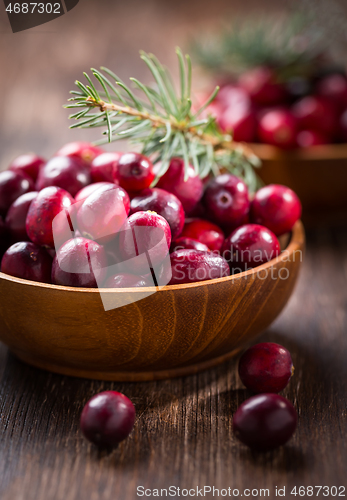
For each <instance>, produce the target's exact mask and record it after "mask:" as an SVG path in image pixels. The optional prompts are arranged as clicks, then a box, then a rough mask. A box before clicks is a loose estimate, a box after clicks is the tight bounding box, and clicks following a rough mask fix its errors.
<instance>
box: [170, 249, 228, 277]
mask: <svg viewBox="0 0 347 500" xmlns="http://www.w3.org/2000/svg"><path fill="white" fill-rule="evenodd" d="M170 259H171V269H172V278H171V281H170V283H169V284H170V285H180V284H183V283H194V282H196V281H205V280H212V279H216V278H223V277H224V276H229V275H230V270H229V265H228V263H227V261H226V260H225V259H224V258H223V257H221V256H220V255H218V254H215V253H213V252H201V251H198V250H177V251H176V252H173V253H172V254H171V256H170Z"/></svg>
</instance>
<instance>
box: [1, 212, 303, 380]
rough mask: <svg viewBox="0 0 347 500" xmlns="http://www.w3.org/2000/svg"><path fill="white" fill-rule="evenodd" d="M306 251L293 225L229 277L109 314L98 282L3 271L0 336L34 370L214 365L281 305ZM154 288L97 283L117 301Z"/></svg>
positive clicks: (143, 373) (110, 372)
mask: <svg viewBox="0 0 347 500" xmlns="http://www.w3.org/2000/svg"><path fill="white" fill-rule="evenodd" d="M303 250H304V231H303V227H302V225H301V223H300V222H298V223H297V224H296V225H295V227H294V229H293V232H292V234H291V236H290V241H289V244H288V246H287V248H286V249H285V251H284V252H282V254H281V255H280V256H279V257H277V258H276V259H274V260H272V261H270V262H268V263H266V264H264V265H262V266H259V267H257V268H255V269H252V270H249V271H247V272H244V273H241V274H238V275H234V276H228V277H226V278H220V279H215V280H211V281H204V282H199V283H192V284H187V285H174V286H166V287H165V288H163V289H161V290H158V291H157V292H156V293H154V294H152V295H149V296H147V297H146V298H143V299H142V300H138V301H136V302H133V303H129V304H128V305H125V306H122V307H118V308H116V309H111V310H108V311H105V309H104V307H103V303H102V300H101V296H100V292H99V290H98V289H87V288H85V289H83V288H69V287H63V286H56V285H46V284H42V283H35V282H32V281H25V280H21V279H18V278H13V277H11V276H8V275H5V274H2V273H0V340H2V341H3V342H4V343H5V344H7V345H8V346H9V347H10V349H11V350H12V352H13V353H14V354H16V355H17V356H18V357H19V358H20V359H22V360H24V361H26V362H28V363H30V364H32V365H34V366H37V367H39V368H43V369H47V370H51V371H53V372H57V373H62V374H66V375H73V376H78V377H88V378H95V379H103V380H119V381H134V380H153V379H161V378H168V377H173V376H180V375H187V374H190V373H194V372H197V371H198V370H201V369H205V368H209V367H211V366H214V365H216V364H218V363H221V362H222V361H225V360H226V359H228V358H230V357H231V356H233V355H235V353H237V352H238V351H239V350H240V349H242V348H244V347H245V346H246V345H247V344H248V343H249V342H251V341H253V340H254V338H255V337H256V336H257V335H258V334H259V333H260V332H261V331H262V330H264V329H265V328H266V327H267V326H268V325H269V324H270V323H271V322H272V321H273V320H274V319H275V318H276V316H277V315H278V314H279V313H280V312H281V310H282V309H283V307H284V306H285V304H286V303H287V301H288V299H289V297H290V295H291V293H292V291H293V288H294V284H295V282H296V279H297V276H298V272H299V269H300V266H301V261H302V252H303ZM146 291H152V292H153V289H145V288H141V289H139V288H138V289H134V288H132V289H130V288H129V289H113V290H112V289H108V290H103V293H104V294H106V300H110V301H112V304H113V306H116V305H117V304H118V305H119V304H121V303H124V300H127V301H131V300H134V299H136V298H138V294H143V293H144V292H146Z"/></svg>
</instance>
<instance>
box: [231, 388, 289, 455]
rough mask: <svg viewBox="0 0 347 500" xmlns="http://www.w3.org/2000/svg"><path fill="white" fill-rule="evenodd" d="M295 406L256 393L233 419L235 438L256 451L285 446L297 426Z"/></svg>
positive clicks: (283, 399) (278, 398) (278, 397)
mask: <svg viewBox="0 0 347 500" xmlns="http://www.w3.org/2000/svg"><path fill="white" fill-rule="evenodd" d="M297 419H298V417H297V414H296V411H295V408H294V406H293V405H292V404H291V403H290V402H289V401H288V400H287V399H285V398H283V397H282V396H279V395H278V394H259V395H257V396H253V397H252V398H250V399H248V400H247V401H245V402H244V403H242V405H241V406H240V407H239V408H238V410H237V411H236V413H235V415H234V418H233V430H234V434H235V436H236V437H237V438H238V439H239V440H240V441H241V442H242V443H244V444H246V445H247V446H249V447H250V448H252V449H254V450H257V451H269V450H273V449H275V448H278V447H279V446H282V445H284V444H285V443H286V442H287V441H289V439H290V438H291V437H292V435H293V434H294V431H295V429H296V425H297Z"/></svg>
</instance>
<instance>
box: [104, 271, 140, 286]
mask: <svg viewBox="0 0 347 500" xmlns="http://www.w3.org/2000/svg"><path fill="white" fill-rule="evenodd" d="M141 286H150V285H149V284H148V283H146V281H145V279H144V278H143V277H142V276H135V275H134V274H127V273H123V274H115V275H114V276H110V277H109V278H108V279H107V280H106V282H105V284H104V288H133V287H141Z"/></svg>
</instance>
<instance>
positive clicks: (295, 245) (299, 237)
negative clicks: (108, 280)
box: [0, 221, 305, 294]
mask: <svg viewBox="0 0 347 500" xmlns="http://www.w3.org/2000/svg"><path fill="white" fill-rule="evenodd" d="M289 234H290V239H289V242H288V244H287V246H286V248H285V249H284V250H283V251H282V252H281V254H280V255H279V256H278V257H275V258H274V259H272V260H270V261H269V262H266V263H265V264H262V265H261V266H257V267H254V268H253V269H249V270H248V271H244V272H242V273H239V274H234V275H231V276H225V277H224V278H215V279H213V280H205V281H196V282H194V283H183V284H180V285H166V286H164V287H162V288H159V289H157V292H156V293H163V292H167V291H174V290H182V289H187V288H197V287H202V286H206V285H213V284H216V283H223V282H227V281H235V280H240V279H242V278H245V277H248V276H251V275H255V274H257V273H259V272H260V271H262V270H265V269H269V268H271V267H272V266H274V265H276V264H278V263H280V262H284V259H285V258H288V256H289V255H292V254H294V252H295V251H297V250H298V249H300V248H302V247H303V244H304V241H305V232H304V227H303V224H302V222H301V221H297V222H296V223H295V225H294V227H293V229H292V231H291V232H290V233H289ZM1 280H5V281H10V282H12V283H18V284H21V285H26V286H29V287H36V288H48V289H51V290H60V291H66V292H75V293H77V292H81V293H98V294H99V293H100V291H101V290H102V293H144V292H152V291H153V288H158V287H153V286H151V287H133V288H79V287H71V286H63V285H53V284H50V283H41V282H37V281H30V280H25V279H22V278H16V277H14V276H10V275H8V274H5V273H1V272H0V281H1Z"/></svg>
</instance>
